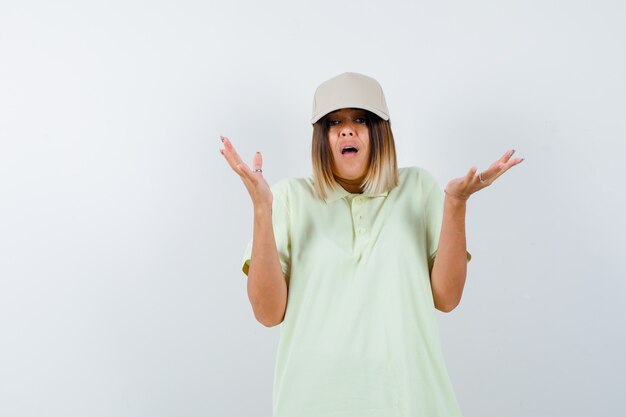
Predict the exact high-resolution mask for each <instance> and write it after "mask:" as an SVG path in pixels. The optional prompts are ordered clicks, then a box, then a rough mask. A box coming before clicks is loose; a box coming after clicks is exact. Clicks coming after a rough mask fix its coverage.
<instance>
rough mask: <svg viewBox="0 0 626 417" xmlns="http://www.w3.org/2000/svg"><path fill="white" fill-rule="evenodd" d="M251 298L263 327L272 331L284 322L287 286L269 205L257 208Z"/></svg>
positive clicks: (251, 267)
mask: <svg viewBox="0 0 626 417" xmlns="http://www.w3.org/2000/svg"><path fill="white" fill-rule="evenodd" d="M248 298H249V299H250V303H251V304H252V309H253V311H254V315H255V317H256V319H257V320H258V321H259V322H260V323H262V324H263V325H265V326H268V327H270V326H275V325H277V324H279V323H280V322H282V320H283V317H284V315H285V309H286V307H287V283H286V282H285V277H284V275H283V271H282V269H281V267H280V261H279V259H278V251H277V249H276V241H275V239H274V230H273V227H272V210H271V206H269V205H267V206H263V207H255V208H254V231H253V238H252V257H251V259H250V268H249V270H248Z"/></svg>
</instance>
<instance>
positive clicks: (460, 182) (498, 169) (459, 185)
mask: <svg viewBox="0 0 626 417" xmlns="http://www.w3.org/2000/svg"><path fill="white" fill-rule="evenodd" d="M514 153H515V150H513V149H512V150H510V151H506V152H505V153H504V155H502V158H500V159H498V160H497V161H496V162H494V163H493V164H491V166H490V167H489V168H487V169H486V170H484V171H482V172H480V173H479V172H478V169H477V168H476V167H472V168H470V170H469V172H468V173H467V175H466V176H464V177H461V178H455V179H453V180H452V181H450V182H449V183H448V185H447V186H446V189H445V192H446V194H447V195H449V196H450V197H452V198H456V199H458V200H467V199H469V198H470V196H471V195H472V194H474V193H475V192H476V191H480V190H482V189H483V188H485V187H489V186H490V185H491V184H493V182H494V181H495V180H496V179H498V177H499V176H500V175H502V174H504V173H505V172H506V171H508V170H509V168H511V167H514V166H515V165H517V164H519V163H520V162H522V161H523V160H524V159H523V158H511V157H512V156H513V154H514Z"/></svg>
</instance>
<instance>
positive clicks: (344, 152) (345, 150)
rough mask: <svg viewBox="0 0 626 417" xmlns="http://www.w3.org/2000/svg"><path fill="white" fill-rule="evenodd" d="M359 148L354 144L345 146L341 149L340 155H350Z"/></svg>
mask: <svg viewBox="0 0 626 417" xmlns="http://www.w3.org/2000/svg"><path fill="white" fill-rule="evenodd" d="M358 151H359V150H358V149H357V148H355V147H354V146H346V147H344V148H343V149H342V150H341V154H342V155H352V154H356V153H357V152H358Z"/></svg>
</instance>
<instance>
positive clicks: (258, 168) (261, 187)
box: [220, 136, 272, 209]
mask: <svg viewBox="0 0 626 417" xmlns="http://www.w3.org/2000/svg"><path fill="white" fill-rule="evenodd" d="M221 139H222V143H223V144H224V149H220V153H221V154H222V155H223V156H224V158H225V159H226V162H228V165H230V167H231V168H232V169H233V171H235V172H236V173H237V174H238V175H239V177H241V180H242V181H243V184H244V185H245V186H246V189H247V190H248V194H250V198H251V199H252V204H253V205H254V207H255V208H261V207H264V206H265V207H269V208H270V209H271V207H272V191H271V190H270V187H269V185H268V184H267V181H265V178H263V171H262V167H263V157H262V156H261V152H257V153H255V154H254V157H253V158H252V170H251V169H250V168H249V167H248V165H246V164H245V163H244V162H243V161H242V160H241V158H240V157H239V154H238V153H237V151H235V148H234V147H233V145H232V143H230V139H228V138H227V137H225V136H221Z"/></svg>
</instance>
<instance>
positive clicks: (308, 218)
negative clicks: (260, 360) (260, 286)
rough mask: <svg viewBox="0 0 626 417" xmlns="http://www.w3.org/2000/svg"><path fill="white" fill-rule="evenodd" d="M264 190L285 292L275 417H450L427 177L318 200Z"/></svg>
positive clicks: (434, 197)
mask: <svg viewBox="0 0 626 417" xmlns="http://www.w3.org/2000/svg"><path fill="white" fill-rule="evenodd" d="M272 190H273V193H274V204H273V214H272V219H273V225H274V234H275V238H276V245H277V248H278V254H279V258H280V263H281V266H282V269H283V272H284V274H285V278H286V279H287V283H288V288H289V293H288V299H287V310H286V312H285V318H284V321H283V323H282V324H281V337H280V342H279V346H278V354H277V361H276V369H275V376H274V397H273V416H274V417H456V416H459V415H460V414H461V413H460V410H459V407H458V405H457V402H456V399H455V396H454V392H453V389H452V386H451V384H450V381H449V378H448V374H447V371H446V368H445V364H444V361H443V357H442V353H441V348H440V341H439V332H438V328H437V322H436V316H435V307H434V302H433V296H432V292H431V287H430V273H429V271H430V267H432V262H433V260H434V257H435V254H436V251H437V247H438V242H439V233H440V229H441V220H442V214H443V193H442V192H441V189H440V188H439V186H438V185H437V182H436V181H435V179H434V178H433V177H432V176H431V175H430V174H429V173H428V172H426V171H425V170H423V169H420V168H403V169H400V170H399V185H398V186H397V187H396V188H394V189H393V190H391V191H389V192H388V193H384V194H381V195H359V194H350V193H348V192H347V191H345V190H343V189H340V190H336V191H334V193H333V194H332V195H331V196H329V197H328V198H327V199H326V200H322V199H320V198H318V197H316V195H315V192H314V188H313V182H312V180H311V178H297V179H296V178H294V179H288V180H284V181H281V182H279V183H278V184H276V185H275V186H274V187H273V189H272ZM251 248H252V244H251V243H250V244H249V245H248V248H247V250H246V253H245V256H244V266H243V270H244V272H245V273H247V271H248V265H249V261H250V256H251ZM468 259H469V254H468Z"/></svg>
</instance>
